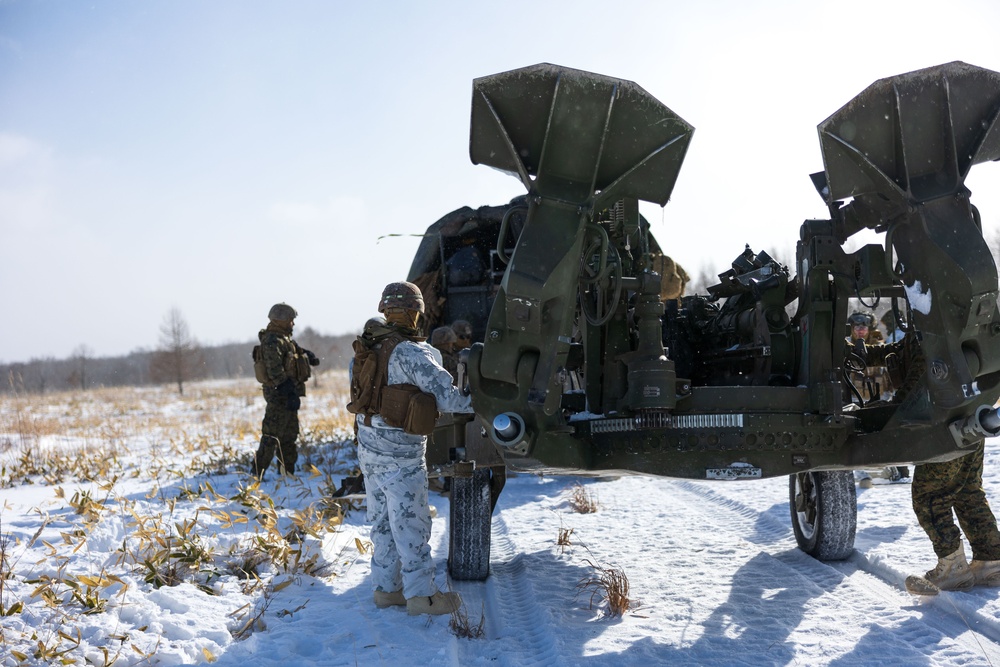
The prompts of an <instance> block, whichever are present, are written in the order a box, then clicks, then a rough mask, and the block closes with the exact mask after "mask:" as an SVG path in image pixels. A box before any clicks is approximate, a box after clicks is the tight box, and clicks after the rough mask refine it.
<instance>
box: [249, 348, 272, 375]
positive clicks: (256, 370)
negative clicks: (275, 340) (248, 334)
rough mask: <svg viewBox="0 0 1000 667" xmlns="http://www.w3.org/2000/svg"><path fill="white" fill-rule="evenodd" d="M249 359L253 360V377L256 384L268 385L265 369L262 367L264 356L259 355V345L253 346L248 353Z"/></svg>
mask: <svg viewBox="0 0 1000 667" xmlns="http://www.w3.org/2000/svg"><path fill="white" fill-rule="evenodd" d="M250 358H251V359H253V375H254V377H255V378H257V382H260V383H261V384H267V383H268V381H269V380H268V377H267V368H266V367H265V366H264V355H262V354H261V353H260V345H254V346H253V352H251V353H250Z"/></svg>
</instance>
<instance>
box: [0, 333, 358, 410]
mask: <svg viewBox="0 0 1000 667" xmlns="http://www.w3.org/2000/svg"><path fill="white" fill-rule="evenodd" d="M169 323H170V315H169V314H168V316H167V319H165V320H164V326H167V325H168V324H169ZM173 325H174V326H178V323H177V322H174V323H173ZM183 329H186V325H185V326H184V327H183ZM169 332H170V335H169V336H165V334H164V327H161V329H160V333H161V336H160V347H159V348H158V349H156V350H143V349H140V350H136V351H134V352H131V353H129V354H127V355H125V356H121V357H95V356H93V351H92V350H91V349H90V348H88V347H87V346H85V345H81V346H80V347H78V348H77V349H76V350H75V351H74V352H73V354H72V356H70V357H69V358H68V359H55V358H52V357H47V358H40V359H31V360H29V361H26V362H18V363H9V364H0V393H11V392H18V393H20V392H27V393H45V392H49V391H64V390H67V389H93V388H96V387H120V386H143V385H155V384H164V383H168V382H169V383H174V384H178V385H179V387H178V390H179V391H183V389H182V383H183V382H186V381H189V380H203V379H224V378H241V377H253V360H252V359H251V358H250V352H251V350H253V346H254V345H256V344H257V341H256V340H251V341H247V342H243V343H229V344H226V345H215V346H204V347H203V346H200V345H197V343H195V342H194V341H193V339H190V337H188V338H185V335H184V332H183V331H178V330H177V329H169ZM355 337H356V334H344V335H340V336H327V335H324V334H321V333H318V332H316V331H315V330H313V329H312V328H310V327H305V328H304V329H303V330H302V331H297V332H296V333H295V340H296V341H298V343H299V344H300V345H301V346H302V347H304V348H307V349H309V350H312V351H313V352H315V353H316V355H317V356H319V357H320V358H321V359H322V364H321V365H320V367H319V370H327V369H344V370H346V369H347V365H348V363H349V361H350V358H351V357H352V356H353V355H354V352H353V351H352V349H351V343H352V342H353V341H354V339H355ZM166 339H169V340H172V341H174V343H176V345H174V346H173V347H170V346H168V345H165V342H166ZM185 341H187V342H186V343H185ZM171 355H173V356H172V357H171ZM178 355H180V356H178ZM178 359H182V360H183V361H182V362H181V363H183V364H185V365H184V367H183V369H182V370H181V374H180V375H178V372H177V363H178ZM178 378H180V380H179V379H178Z"/></svg>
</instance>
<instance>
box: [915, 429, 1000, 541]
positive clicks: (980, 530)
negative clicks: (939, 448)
mask: <svg viewBox="0 0 1000 667" xmlns="http://www.w3.org/2000/svg"><path fill="white" fill-rule="evenodd" d="M912 495H913V511H914V512H915V513H916V515H917V521H919V522H920V527H921V528H923V529H924V532H926V533H927V536H928V537H929V538H930V539H931V543H932V544H933V545H934V553H935V554H937V556H938V558H943V557H945V556H947V555H949V554H952V553H954V552H955V551H956V550H957V549H958V548H959V546H961V543H962V542H961V539H962V536H961V533H960V532H959V529H958V526H956V525H955V520H954V517H953V515H952V512H953V511H954V515H955V516H957V517H958V523H959V525H961V527H962V532H964V533H965V537H966V539H968V540H969V544H970V545H971V547H972V557H973V558H974V559H976V560H1000V530H997V520H996V517H995V516H993V512H992V511H991V510H990V504H989V502H988V501H987V500H986V492H985V491H983V443H980V444H979V446H978V447H977V448H976V449H974V450H973V451H971V452H969V453H968V454H966V455H965V456H961V457H959V458H957V459H952V460H951V461H945V462H943V463H922V464H920V465H918V466H916V468H915V470H914V473H913V484H912Z"/></svg>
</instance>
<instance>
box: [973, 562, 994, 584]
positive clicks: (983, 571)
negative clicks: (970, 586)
mask: <svg viewBox="0 0 1000 667" xmlns="http://www.w3.org/2000/svg"><path fill="white" fill-rule="evenodd" d="M969 569H970V570H972V576H973V577H975V580H976V586H1000V560H976V559H975V558H973V559H972V562H970V563H969Z"/></svg>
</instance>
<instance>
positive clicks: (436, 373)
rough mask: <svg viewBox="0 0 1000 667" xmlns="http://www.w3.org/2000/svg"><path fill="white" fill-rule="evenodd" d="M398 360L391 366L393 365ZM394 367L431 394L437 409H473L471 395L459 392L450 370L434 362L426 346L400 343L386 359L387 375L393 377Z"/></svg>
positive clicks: (452, 410) (444, 410)
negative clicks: (387, 361)
mask: <svg viewBox="0 0 1000 667" xmlns="http://www.w3.org/2000/svg"><path fill="white" fill-rule="evenodd" d="M397 364H398V366H397V368H395V369H394V368H393V365H397ZM394 371H398V372H399V373H400V375H402V376H404V377H405V378H406V379H405V380H404V381H405V382H409V383H410V384H415V385H416V386H418V387H420V391H425V392H427V393H428V394H431V395H433V396H434V399H435V400H436V401H437V407H438V411H439V412H472V398H471V397H469V396H463V395H462V392H460V391H459V390H458V387H456V386H455V379H454V378H453V377H452V376H451V373H449V372H448V371H447V370H445V368H444V367H443V366H442V365H441V364H439V363H438V362H437V359H435V357H434V354H433V353H432V352H431V350H429V349H428V348H427V347H425V346H423V345H416V344H413V345H408V344H406V343H401V344H400V345H399V346H397V347H396V349H395V350H394V351H393V353H392V358H391V359H390V363H389V377H390V379H391V380H393V381H395V380H394V377H393V376H394V375H396V373H395V372H394Z"/></svg>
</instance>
